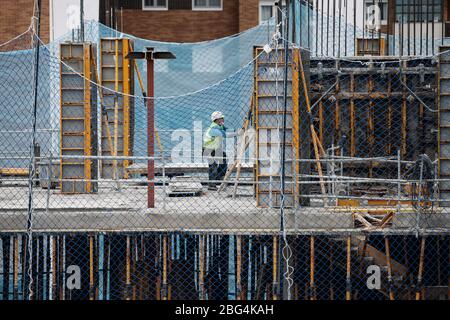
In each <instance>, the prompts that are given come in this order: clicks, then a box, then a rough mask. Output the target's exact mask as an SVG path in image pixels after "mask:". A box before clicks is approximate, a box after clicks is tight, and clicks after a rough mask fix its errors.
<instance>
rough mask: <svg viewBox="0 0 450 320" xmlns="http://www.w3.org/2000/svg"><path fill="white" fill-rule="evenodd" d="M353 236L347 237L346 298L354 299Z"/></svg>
mask: <svg viewBox="0 0 450 320" xmlns="http://www.w3.org/2000/svg"><path fill="white" fill-rule="evenodd" d="M351 240H352V238H351V236H348V237H347V263H346V270H347V271H346V280H345V284H346V285H345V288H346V289H345V300H351V299H352V283H351V270H352V265H351V263H352V256H351V254H352V241H351Z"/></svg>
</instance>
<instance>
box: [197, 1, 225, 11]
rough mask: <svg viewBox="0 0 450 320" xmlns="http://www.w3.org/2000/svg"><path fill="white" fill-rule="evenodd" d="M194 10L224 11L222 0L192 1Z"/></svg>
mask: <svg viewBox="0 0 450 320" xmlns="http://www.w3.org/2000/svg"><path fill="white" fill-rule="evenodd" d="M192 10H222V0H192Z"/></svg>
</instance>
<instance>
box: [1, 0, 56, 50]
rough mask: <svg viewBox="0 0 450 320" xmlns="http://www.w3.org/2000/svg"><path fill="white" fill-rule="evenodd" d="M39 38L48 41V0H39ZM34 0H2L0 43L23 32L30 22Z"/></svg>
mask: <svg viewBox="0 0 450 320" xmlns="http://www.w3.org/2000/svg"><path fill="white" fill-rule="evenodd" d="M41 1H42V10H41V38H42V39H43V40H44V41H45V42H48V41H49V39H50V37H49V34H50V33H49V32H50V20H49V17H50V8H49V1H50V0H41ZM33 4H34V0H2V1H1V10H0V44H1V43H4V42H6V41H8V40H10V39H12V38H14V37H16V36H18V35H19V34H21V33H23V32H25V31H26V30H27V29H28V27H29V26H30V24H31V18H32V16H33Z"/></svg>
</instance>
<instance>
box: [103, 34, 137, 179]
mask: <svg viewBox="0 0 450 320" xmlns="http://www.w3.org/2000/svg"><path fill="white" fill-rule="evenodd" d="M100 48H101V50H100V82H101V84H102V86H103V87H106V88H108V89H110V90H104V91H103V96H104V97H106V98H104V102H105V108H106V112H107V113H108V110H109V111H112V113H111V114H108V117H107V118H108V122H109V126H111V125H112V126H113V130H111V128H110V131H112V137H110V136H109V135H108V134H107V135H106V136H105V135H104V134H103V133H106V130H107V129H106V124H103V125H102V142H103V141H104V140H105V141H106V139H111V140H112V144H113V145H112V150H110V148H109V147H108V148H107V149H106V148H102V155H107V156H108V155H112V156H124V157H129V156H132V155H133V145H132V135H133V123H132V105H133V101H132V99H131V97H130V96H131V95H133V94H134V91H133V90H134V69H133V64H132V62H131V61H130V60H128V59H125V57H126V56H127V55H128V53H129V52H130V51H132V50H133V43H132V41H131V40H130V39H127V38H123V39H119V38H104V39H100ZM111 71H112V74H111ZM111 98H112V99H113V100H114V103H113V104H110V100H111ZM107 145H109V143H108V144H107ZM102 146H103V143H102ZM120 146H122V148H120ZM130 164H131V161H130V160H129V159H126V160H122V161H119V163H118V161H117V160H113V161H112V164H109V163H108V162H107V161H102V166H101V167H102V169H101V176H102V177H103V178H114V179H121V178H125V179H127V178H128V177H129V174H128V172H127V170H126V168H127V167H128V166H129V165H130ZM108 167H111V170H112V172H109V171H107V168H108Z"/></svg>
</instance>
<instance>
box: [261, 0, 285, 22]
mask: <svg viewBox="0 0 450 320" xmlns="http://www.w3.org/2000/svg"><path fill="white" fill-rule="evenodd" d="M275 2H277V0H259V23H263V22H265V21H268V20H270V19H271V18H272V17H274V16H275V15H276V13H277V6H276V5H275ZM284 8H285V6H284V1H283V2H282V6H281V10H284Z"/></svg>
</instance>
